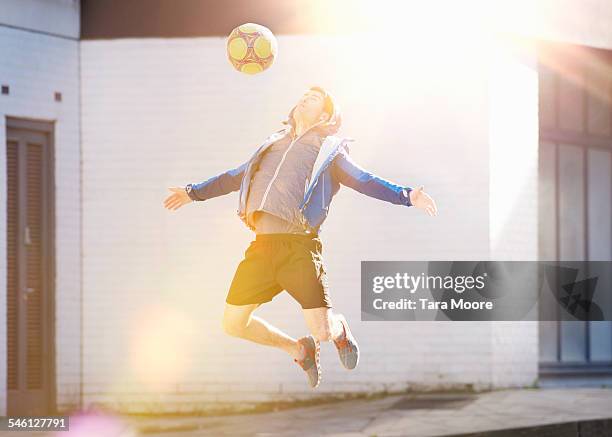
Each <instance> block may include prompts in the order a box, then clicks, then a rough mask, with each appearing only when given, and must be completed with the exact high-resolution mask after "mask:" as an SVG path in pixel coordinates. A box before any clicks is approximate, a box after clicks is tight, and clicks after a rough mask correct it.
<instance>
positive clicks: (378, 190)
mask: <svg viewBox="0 0 612 437" xmlns="http://www.w3.org/2000/svg"><path fill="white" fill-rule="evenodd" d="M334 170H335V172H336V176H337V177H338V180H339V181H340V183H341V184H342V185H346V186H347V187H350V188H352V189H354V190H355V191H358V192H360V193H362V194H365V195H366V196H369V197H374V198H375V199H379V200H384V201H385V202H390V203H393V204H396V205H405V206H412V203H411V202H410V192H411V191H412V187H407V186H406V187H404V186H400V185H397V184H395V183H393V182H391V181H388V180H386V179H383V178H381V177H378V176H376V175H374V174H372V173H370V172H369V171H367V170H365V169H364V168H363V167H361V166H360V165H359V164H357V163H356V162H355V161H353V159H352V158H351V157H350V156H349V154H348V153H346V152H345V151H344V150H343V151H341V152H340V154H339V156H338V157H337V158H336V160H335V169H334Z"/></svg>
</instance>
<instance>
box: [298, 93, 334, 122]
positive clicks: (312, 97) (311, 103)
mask: <svg viewBox="0 0 612 437" xmlns="http://www.w3.org/2000/svg"><path fill="white" fill-rule="evenodd" d="M324 105H325V102H324V96H323V94H322V93H321V92H319V91H316V90H308V91H306V93H305V94H304V95H303V96H302V97H301V98H300V100H299V101H298V103H297V106H296V108H295V111H294V116H296V117H301V118H302V119H303V120H305V121H307V122H310V123H317V122H319V121H320V120H321V117H322V116H325V118H327V113H325V112H323V107H324Z"/></svg>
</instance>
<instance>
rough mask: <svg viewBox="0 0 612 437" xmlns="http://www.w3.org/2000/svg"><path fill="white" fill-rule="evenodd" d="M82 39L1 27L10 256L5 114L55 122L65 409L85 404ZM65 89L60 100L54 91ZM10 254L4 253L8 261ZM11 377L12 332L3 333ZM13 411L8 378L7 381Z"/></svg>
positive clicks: (2, 271)
mask: <svg viewBox="0 0 612 437" xmlns="http://www.w3.org/2000/svg"><path fill="white" fill-rule="evenodd" d="M78 44H79V43H78V41H76V40H73V39H67V38H59V37H51V36H46V35H41V34H37V33H33V32H30V31H24V30H16V29H11V28H7V27H3V26H1V25H0V53H1V54H2V62H0V81H1V82H2V84H5V85H9V86H10V94H9V95H8V96H7V95H0V144H2V146H1V152H0V217H2V220H0V253H2V254H3V257H6V255H4V254H6V138H5V136H6V126H5V121H6V118H5V117H6V116H12V117H26V118H35V119H42V120H55V122H56V123H55V126H56V128H55V129H56V130H55V178H56V180H55V196H56V205H55V208H56V217H55V223H56V229H55V232H56V269H57V270H56V311H57V312H56V368H57V376H56V379H57V385H58V390H57V401H58V406H59V407H60V408H68V407H69V406H72V405H76V404H77V403H78V394H79V363H80V360H79V356H80V355H79V354H80V352H79V350H80V347H79V343H80V303H79V301H80V299H79V294H80V257H81V252H80V221H81V217H80V195H79V188H80V151H79V102H78V100H79V78H78V60H79V48H78ZM55 91H59V92H61V93H62V102H56V101H55V100H54V98H53V95H54V92H55ZM4 259H5V258H4ZM4 259H3V261H2V262H0V290H3V291H2V293H0V326H2V327H4V329H3V330H2V332H3V333H5V332H6V291H5V290H6V262H5V261H4ZM0 357H1V358H0V375H6V370H7V369H6V362H7V360H6V335H5V334H3V335H0ZM0 414H6V378H5V377H2V378H0Z"/></svg>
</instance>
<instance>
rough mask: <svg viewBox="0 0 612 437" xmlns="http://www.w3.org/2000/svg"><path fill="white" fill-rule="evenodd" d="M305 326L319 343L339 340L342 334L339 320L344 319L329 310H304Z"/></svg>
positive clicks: (322, 308) (323, 308)
mask: <svg viewBox="0 0 612 437" xmlns="http://www.w3.org/2000/svg"><path fill="white" fill-rule="evenodd" d="M303 311H304V318H305V319H306V325H307V326H308V329H309V330H310V332H311V333H312V335H313V336H314V337H315V338H316V339H317V340H319V341H332V340H336V339H337V338H339V337H340V336H341V335H342V333H343V330H342V323H341V322H340V320H344V321H345V322H346V319H345V318H344V316H343V315H342V314H336V313H335V312H334V311H333V310H332V309H331V308H327V307H321V308H309V309H304V310H303Z"/></svg>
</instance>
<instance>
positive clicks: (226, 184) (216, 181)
mask: <svg viewBox="0 0 612 437" xmlns="http://www.w3.org/2000/svg"><path fill="white" fill-rule="evenodd" d="M246 166H247V163H246V162H245V163H244V164H242V165H240V166H239V167H236V168H233V169H231V170H228V171H226V172H223V173H221V174H219V175H217V176H213V177H211V178H209V179H207V180H205V181H203V182H199V183H195V184H188V185H187V186H186V187H185V190H186V191H187V194H188V195H189V198H190V199H191V200H195V201H202V200H208V199H212V198H213V197H218V196H223V195H224V194H228V193H231V192H232V191H238V190H239V189H240V183H241V182H242V177H243V176H244V171H245V169H246Z"/></svg>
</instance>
